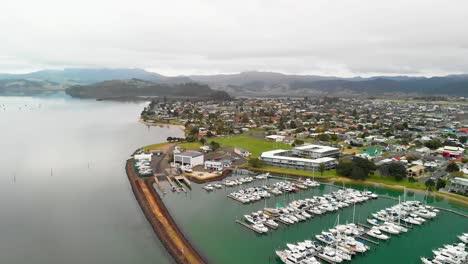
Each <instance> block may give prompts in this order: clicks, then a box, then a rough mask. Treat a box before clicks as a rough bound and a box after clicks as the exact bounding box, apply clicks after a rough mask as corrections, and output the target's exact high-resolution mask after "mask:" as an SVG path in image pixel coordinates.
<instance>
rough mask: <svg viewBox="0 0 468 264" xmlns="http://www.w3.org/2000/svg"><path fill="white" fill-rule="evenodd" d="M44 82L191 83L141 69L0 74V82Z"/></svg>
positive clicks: (80, 69)
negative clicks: (141, 81)
mask: <svg viewBox="0 0 468 264" xmlns="http://www.w3.org/2000/svg"><path fill="white" fill-rule="evenodd" d="M5 79H27V80H46V81H52V82H57V83H79V84H91V83H97V82H103V81H110V80H129V79H140V80H146V81H152V82H159V83H182V82H191V81H192V80H190V79H189V78H186V77H166V76H163V75H160V74H157V73H154V72H148V71H145V70H143V69H86V68H70V69H64V70H43V71H36V72H31V73H25V74H0V80H5Z"/></svg>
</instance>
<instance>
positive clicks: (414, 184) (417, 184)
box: [368, 175, 426, 190]
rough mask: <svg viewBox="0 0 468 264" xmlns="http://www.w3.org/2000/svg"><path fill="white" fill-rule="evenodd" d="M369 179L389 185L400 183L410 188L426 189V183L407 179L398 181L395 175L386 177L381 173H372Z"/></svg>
mask: <svg viewBox="0 0 468 264" xmlns="http://www.w3.org/2000/svg"><path fill="white" fill-rule="evenodd" d="M368 180H370V181H372V182H377V183H383V184H387V185H399V186H405V187H408V188H413V189H420V190H425V189H426V185H425V184H424V183H422V182H409V181H408V180H407V179H404V180H401V181H396V180H395V179H394V178H393V177H385V176H381V175H370V176H369V178H368Z"/></svg>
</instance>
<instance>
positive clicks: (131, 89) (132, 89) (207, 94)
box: [65, 79, 230, 100]
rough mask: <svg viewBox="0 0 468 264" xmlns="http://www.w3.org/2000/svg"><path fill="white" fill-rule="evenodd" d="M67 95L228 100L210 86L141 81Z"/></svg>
mask: <svg viewBox="0 0 468 264" xmlns="http://www.w3.org/2000/svg"><path fill="white" fill-rule="evenodd" d="M65 91H66V93H67V94H69V95H70V96H72V97H77V98H95V99H112V98H135V97H151V96H171V97H178V98H198V99H213V100H228V99H230V96H229V94H228V93H226V92H224V91H215V90H212V89H211V88H210V87H209V86H208V85H204V84H198V83H193V82H190V83H179V84H160V83H154V82H149V81H144V80H139V79H131V80H114V81H105V82H100V83H96V84H91V85H75V86H72V87H70V88H67V89H66V90H65Z"/></svg>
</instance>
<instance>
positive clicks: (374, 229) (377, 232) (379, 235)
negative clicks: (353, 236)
mask: <svg viewBox="0 0 468 264" xmlns="http://www.w3.org/2000/svg"><path fill="white" fill-rule="evenodd" d="M366 234H367V235H369V236H371V237H375V238H378V239H381V240H388V239H389V238H390V237H389V236H387V235H384V234H382V232H380V230H379V229H378V228H377V227H372V228H371V229H370V230H369V231H368V232H367V233H366Z"/></svg>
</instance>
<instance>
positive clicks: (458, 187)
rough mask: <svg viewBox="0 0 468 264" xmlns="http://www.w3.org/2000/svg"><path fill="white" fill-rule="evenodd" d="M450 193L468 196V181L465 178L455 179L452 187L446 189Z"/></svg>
mask: <svg viewBox="0 0 468 264" xmlns="http://www.w3.org/2000/svg"><path fill="white" fill-rule="evenodd" d="M446 189H447V190H449V191H450V192H456V193H462V194H465V195H466V194H468V179H465V178H459V177H456V178H453V179H452V181H451V182H450V185H449V186H448V187H447V188H446Z"/></svg>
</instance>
